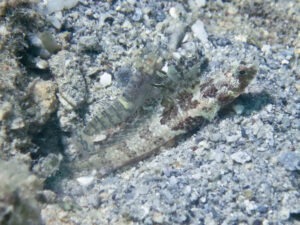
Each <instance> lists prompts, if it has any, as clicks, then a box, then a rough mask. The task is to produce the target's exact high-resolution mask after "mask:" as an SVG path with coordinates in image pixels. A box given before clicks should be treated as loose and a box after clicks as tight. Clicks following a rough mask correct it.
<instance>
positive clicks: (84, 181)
mask: <svg viewBox="0 0 300 225" xmlns="http://www.w3.org/2000/svg"><path fill="white" fill-rule="evenodd" d="M94 179H95V177H94V176H84V177H78V178H77V179H76V180H77V182H78V183H79V184H80V185H81V186H83V187H87V186H89V185H91V184H92V183H93V181H94Z"/></svg>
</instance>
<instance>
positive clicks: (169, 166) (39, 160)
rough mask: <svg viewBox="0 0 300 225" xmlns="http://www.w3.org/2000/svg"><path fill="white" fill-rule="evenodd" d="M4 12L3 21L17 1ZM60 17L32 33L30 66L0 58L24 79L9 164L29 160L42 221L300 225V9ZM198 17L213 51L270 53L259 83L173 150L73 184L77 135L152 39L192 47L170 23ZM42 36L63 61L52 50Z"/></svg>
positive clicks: (123, 5) (96, 8)
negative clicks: (238, 48) (40, 186)
mask: <svg viewBox="0 0 300 225" xmlns="http://www.w3.org/2000/svg"><path fill="white" fill-rule="evenodd" d="M29 2H33V1H29ZM73 3H74V6H73ZM6 4H7V5H3V6H2V5H1V3H0V14H1V16H2V15H5V12H6V10H4V9H6V7H11V6H14V5H15V4H16V3H15V2H14V1H8V3H6ZM76 4H77V5H76ZM16 5H18V4H16ZM75 5H76V6H75ZM18 7H21V6H18ZM46 7H47V6H46ZM49 7H52V6H50V5H49ZM63 7H65V8H67V9H66V10H62V9H56V8H55V9H54V8H53V9H50V8H49V9H48V10H49V11H48V12H47V11H43V13H48V14H47V15H46V17H47V20H48V22H49V23H47V26H46V25H45V26H44V27H43V26H38V27H34V26H33V25H32V29H28V31H26V32H27V34H28V39H29V42H28V43H29V46H31V47H30V51H28V52H26V54H27V55H26V59H27V58H28V61H29V62H22V63H23V66H24V68H26V69H20V68H19V65H20V61H18V60H19V59H18V57H15V58H13V59H12V60H11V61H8V58H5V57H4V56H5V55H4V54H2V56H1V57H0V58H1V63H0V66H1V71H5V70H4V69H5V68H6V67H5V65H6V64H7V65H11V68H13V69H15V70H17V71H18V73H16V74H14V73H11V72H10V73H7V75H6V76H1V77H0V82H1V83H0V91H1V96H0V97H1V99H0V121H1V124H0V128H1V129H0V146H1V155H0V156H1V158H2V157H3V156H5V157H4V158H13V157H18V158H22V157H21V156H22V155H23V154H24V153H26V154H27V158H26V159H23V161H27V164H30V165H31V168H32V169H31V172H33V173H35V174H36V176H38V177H39V179H40V180H41V182H42V183H43V182H44V184H45V185H44V186H45V187H44V190H43V191H40V192H39V195H38V196H40V200H39V201H40V204H41V217H42V219H43V221H44V224H47V225H48V224H49V225H50V224H87V225H90V224H149V225H150V224H224V225H225V224H255V225H259V224H300V220H299V217H300V201H299V199H300V191H299V187H300V180H299V179H300V176H299V171H300V116H299V112H300V104H299V103H300V82H299V79H300V76H299V71H300V66H299V55H300V40H299V34H298V31H297V27H298V30H299V26H298V24H300V18H299V7H300V5H299V2H297V1H292V0H288V1H284V0H279V1H271V0H266V1H262V0H255V1H250V0H242V1H238V0H233V1H197V0H189V1H171V0H168V1H162V0H158V1H155V0H148V1H143V0H142V1H136V0H128V1H121V0H118V1H110V0H107V1H92V0H84V1H70V6H69V5H66V6H64V5H63V4H62V5H61V8H63ZM52 11H56V12H53V13H51V12H52ZM190 11H197V12H198V13H199V14H198V16H197V18H194V19H195V20H194V23H193V24H198V25H199V26H196V25H195V26H194V27H193V26H192V27H189V29H190V30H191V31H192V32H194V34H195V35H196V36H198V37H199V39H200V40H204V42H208V43H212V44H213V45H214V46H216V49H222V48H228V49H229V48H232V46H233V43H235V42H236V41H246V42H247V43H248V44H250V45H255V46H256V47H257V48H259V49H260V50H261V51H260V53H259V54H260V61H259V71H258V74H257V77H256V79H255V80H254V81H253V82H252V83H251V84H250V86H249V87H247V89H246V91H245V93H244V94H242V95H241V96H240V97H239V98H238V99H236V100H235V101H234V102H232V103H231V104H230V105H229V106H227V107H226V108H224V109H223V110H222V111H221V112H219V115H218V117H217V118H215V119H214V120H213V121H212V122H211V123H209V124H207V125H206V126H204V127H203V128H201V130H199V131H197V132H195V133H193V134H191V135H190V137H188V138H186V139H184V140H182V141H181V142H180V143H179V144H178V145H177V146H176V147H173V148H168V147H165V148H164V150H162V151H161V153H159V154H157V155H154V156H152V157H150V158H148V159H146V160H144V161H140V162H138V163H136V164H133V165H131V166H129V167H126V168H123V169H121V170H119V171H117V172H115V173H112V174H110V175H108V176H106V177H104V178H101V179H100V178H98V177H97V176H96V175H95V174H96V173H91V174H88V175H86V176H81V177H72V176H70V171H68V170H67V168H66V166H67V165H68V163H71V162H72V160H74V158H75V157H74V156H75V155H76V146H74V145H76V142H74V139H73V137H72V131H74V130H76V129H80V127H81V124H82V123H83V121H88V120H89V119H90V118H92V117H93V115H95V114H97V112H98V111H99V109H101V108H103V107H105V106H106V105H107V103H108V102H111V101H113V100H114V99H115V98H117V97H118V96H119V95H120V93H122V91H123V90H124V87H125V86H126V85H127V83H128V80H129V79H130V76H131V75H132V74H134V71H132V69H131V66H132V65H133V64H134V63H135V61H136V55H138V54H137V52H139V51H140V49H141V48H143V46H145V45H146V43H148V42H149V43H150V42H152V43H161V42H162V43H165V44H166V45H168V46H169V47H170V48H176V46H177V45H178V43H179V42H180V41H181V40H184V38H185V37H184V36H183V35H182V34H183V33H184V32H185V30H184V29H183V27H184V26H183V24H180V23H175V24H172V21H173V22H174V21H175V20H176V18H181V17H182V16H183V15H184V13H185V12H190ZM170 17H171V18H172V19H173V20H169V19H168V18H170ZM166 21H168V23H169V24H164V22H166ZM170 21H171V22H170ZM39 22H40V21H39ZM170 23H171V25H170ZM5 26H6V25H5V24H4V23H2V22H1V24H0V28H1V29H0V32H1V34H3V39H2V40H0V49H1V51H2V45H3V43H6V42H5V41H6V40H7V39H8V37H9V32H10V29H7V28H5ZM164 26H170V27H172V28H173V29H170V30H167V31H166V33H168V32H169V33H168V34H170V35H172V32H173V33H176V32H174V31H178V32H177V33H176V34H174V35H173V36H172V38H171V40H172V41H171V43H166V42H165V41H166V39H165V36H164V34H163V33H162V30H163V27H164ZM41 27H43V28H41ZM44 29H45V30H44ZM189 29H188V30H189ZM24 32H25V31H24ZM26 32H25V33H26ZM39 32H41V33H42V32H45V33H43V34H45V35H46V36H45V37H44V38H43V40H44V42H45V40H50V39H51V43H52V46H54V47H55V51H47V46H46V45H47V44H46V43H42V42H41V40H40V38H41V36H39ZM17 34H19V33H18V32H17ZM14 35H15V34H14ZM18 37H19V36H18ZM17 40H19V39H17ZM28 43H27V44H28ZM48 44H49V43H48ZM12 46H13V45H12ZM249 48H250V47H249ZM50 50H51V49H50ZM57 51H58V52H57ZM206 54H207V55H209V54H212V56H213V57H215V59H216V60H212V63H211V64H210V65H209V66H210V67H211V68H218V67H220V65H218V63H220V62H223V61H226V60H228V61H230V60H234V59H235V60H236V58H234V57H236V56H234V55H232V54H231V55H230V54H229V55H224V52H222V51H220V52H213V51H212V52H206ZM10 56H11V55H10ZM217 59H224V60H219V61H218V60H217ZM8 62H10V63H11V64H9V63H8ZM12 62H14V63H12ZM24 75H26V76H24ZM15 80H17V81H18V82H19V83H16V82H15ZM22 82H23V83H22ZM2 84H4V86H3V87H5V88H2ZM46 88H48V89H49V92H45V90H46ZM24 93H27V95H28V97H27V98H20V96H25V94H24ZM28 93H29V94H28ZM56 96H57V97H56ZM23 99H25V100H26V101H25V100H24V101H25V102H24V104H23V102H22V101H23ZM27 99H28V100H27ZM25 103H26V104H29V106H30V107H27V108H26V107H24V105H26V104H25ZM145 108H146V107H145ZM36 126H37V127H38V130H37V129H34V128H35V127H36ZM54 133H55V136H56V138H57V139H55V141H53V140H52V139H51V138H50V139H49V137H52V135H53V134H54ZM53 143H56V144H53ZM2 146H3V147H2ZM16 146H22V148H18V147H16ZM28 146H30V148H29V147H28ZM24 149H26V151H24ZM36 149H38V150H36ZM28 155H30V157H29V156H28ZM24 158H25V157H24ZM1 163H2V162H1ZM2 164H3V163H2ZM3 165H5V166H7V165H6V164H5V163H4V164H3ZM10 167H11V166H10ZM71 172H72V171H71ZM28 173H29V172H28ZM26 174H27V172H26ZM0 175H1V174H0ZM28 176H29V175H28ZM22 179H24V178H22ZM22 179H21V178H20V180H22ZM7 180H8V183H9V179H7ZM19 186H22V184H20V185H19ZM14 188H15V187H14ZM17 188H19V187H17ZM21 190H22V191H23V189H21ZM9 193H10V192H9ZM20 193H22V192H20ZM25 193H26V195H27V192H26V191H25ZM32 193H34V192H32ZM32 193H31V194H30V198H32ZM0 194H1V195H2V194H3V193H0ZM20 199H21V200H22V201H23V200H24V198H23V196H22V194H20ZM41 199H42V200H41ZM32 201H33V200H32ZM33 202H34V209H35V214H34V217H35V218H37V220H38V221H39V219H40V217H39V211H40V210H39V209H38V207H37V206H36V205H35V204H36V203H35V201H33ZM0 203H1V204H2V202H0ZM24 204H25V203H24ZM26 204H27V203H26Z"/></svg>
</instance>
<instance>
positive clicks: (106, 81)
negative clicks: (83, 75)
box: [100, 72, 112, 87]
mask: <svg viewBox="0 0 300 225" xmlns="http://www.w3.org/2000/svg"><path fill="white" fill-rule="evenodd" d="M111 82H112V76H111V74H109V73H106V72H105V73H103V74H102V75H101V77H100V84H101V86H102V87H108V86H110V85H111Z"/></svg>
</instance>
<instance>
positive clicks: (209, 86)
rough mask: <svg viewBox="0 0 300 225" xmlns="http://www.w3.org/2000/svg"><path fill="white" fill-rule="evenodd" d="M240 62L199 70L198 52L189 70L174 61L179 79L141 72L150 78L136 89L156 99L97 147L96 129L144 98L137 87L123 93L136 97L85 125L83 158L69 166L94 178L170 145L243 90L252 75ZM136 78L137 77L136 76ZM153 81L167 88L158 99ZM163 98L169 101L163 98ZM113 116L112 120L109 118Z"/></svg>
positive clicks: (252, 67) (247, 65)
mask: <svg viewBox="0 0 300 225" xmlns="http://www.w3.org/2000/svg"><path fill="white" fill-rule="evenodd" d="M241 51H242V50H241ZM245 55H247V52H246V53H245ZM240 60H241V61H240V63H239V65H236V64H232V65H228V66H227V67H222V68H220V69H218V70H217V71H213V72H210V71H209V70H207V71H205V70H204V68H205V66H204V65H207V59H205V58H204V57H203V54H201V53H199V54H198V55H197V57H196V60H195V61H194V62H198V63H194V66H192V67H190V68H189V67H188V66H185V63H186V61H184V60H183V61H184V63H180V62H176V64H175V65H176V66H177V68H178V69H176V70H177V71H180V72H181V73H180V76H181V77H182V80H180V81H178V79H177V78H176V79H174V80H172V79H170V77H171V75H170V74H167V75H166V74H165V77H164V79H162V80H160V79H159V78H161V77H160V75H157V74H160V72H161V71H160V68H158V69H156V70H155V71H153V74H152V75H151V76H149V74H147V76H148V77H151V79H150V78H149V79H144V78H141V79H142V81H141V83H142V84H141V86H140V87H142V90H145V89H146V87H147V88H149V89H148V90H147V91H149V93H150V94H149V96H150V97H149V96H148V95H147V96H148V97H149V98H151V97H154V96H155V97H157V96H159V95H162V97H161V98H160V99H159V103H158V104H156V105H154V106H153V110H152V112H151V113H150V114H149V113H148V114H147V115H146V116H142V117H141V118H131V119H130V121H127V122H126V123H125V124H126V125H127V127H126V126H125V128H124V129H123V130H122V132H116V134H115V135H113V136H112V137H111V138H109V137H108V138H104V139H103V140H100V141H99V143H97V141H95V134H96V136H97V134H99V133H100V132H101V131H102V130H105V131H107V128H108V127H112V126H113V125H115V124H117V123H121V122H123V121H124V119H128V117H129V116H130V114H132V113H133V111H136V110H138V108H139V107H141V106H142V105H143V104H144V102H145V100H146V99H147V97H145V95H146V94H147V93H148V92H147V91H146V92H144V94H142V92H141V90H138V89H136V90H128V91H132V93H139V94H140V95H142V97H140V98H139V99H138V100H135V99H134V98H133V97H136V96H133V95H131V94H132V93H131V94H130V95H128V96H126V95H125V94H124V95H123V96H122V97H121V98H120V99H118V100H117V101H116V102H115V103H113V104H112V105H111V106H110V107H108V109H107V110H104V112H102V113H101V114H99V115H98V116H97V118H94V119H93V120H92V122H91V123H90V124H88V126H87V127H86V128H85V129H84V130H83V132H82V133H81V134H80V135H79V144H81V147H82V150H83V155H85V156H86V157H83V159H78V161H77V162H76V163H74V164H72V166H73V168H74V169H75V171H76V170H77V171H81V170H84V169H93V170H94V169H97V170H98V172H99V176H103V175H107V174H109V173H110V172H112V171H114V170H116V169H119V168H120V167H123V166H126V165H128V164H131V163H135V162H137V161H139V160H141V159H144V158H146V157H148V156H150V155H152V154H154V153H156V152H158V151H160V149H161V148H162V147H164V146H166V145H172V143H176V142H177V141H178V140H180V138H181V137H182V135H184V134H186V133H187V132H189V131H191V130H193V129H196V128H199V127H201V126H202V125H204V124H206V123H207V122H209V121H211V120H212V119H213V118H214V117H215V116H216V114H217V112H218V111H219V110H220V108H222V107H223V106H225V105H227V104H228V103H230V102H232V101H233V100H234V99H235V98H236V97H238V96H239V95H240V94H241V93H242V92H243V91H244V89H245V88H246V87H247V86H248V84H249V83H250V82H251V80H252V79H253V78H254V76H255V74H256V72H257V66H256V64H255V62H253V60H254V59H253V58H252V59H251V58H247V56H245V57H244V58H241V59H240ZM243 60H244V61H243ZM251 60H252V61H251ZM168 63H169V65H172V63H170V62H168ZM169 68H172V67H169ZM224 68H225V69H224ZM172 69H173V68H172ZM172 69H171V71H172ZM140 71H142V70H140ZM168 72H169V71H168ZM170 73H172V72H170ZM178 73H179V72H178ZM138 74H140V75H141V76H142V73H138ZM200 74H201V76H200ZM157 81H162V83H161V84H162V86H165V85H169V86H166V87H165V88H158V89H157V90H159V91H158V94H159V95H157V93H156V94H154V93H151V91H153V90H154V89H155V88H154V86H153V82H157ZM133 83H134V82H133ZM128 87H130V85H128ZM130 88H132V87H130ZM165 97H168V98H169V99H170V101H168V100H165ZM112 112H115V115H112V114H113V113H112ZM122 113H123V114H122ZM121 114H122V115H121ZM113 116H115V117H116V118H117V119H113ZM96 120H97V121H96ZM105 120H107V121H105ZM120 121H121V122H120ZM105 123H106V124H105ZM100 124H101V125H100Z"/></svg>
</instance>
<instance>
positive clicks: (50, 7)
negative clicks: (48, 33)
mask: <svg viewBox="0 0 300 225" xmlns="http://www.w3.org/2000/svg"><path fill="white" fill-rule="evenodd" d="M77 3H78V0H47V1H46V8H47V12H48V13H49V14H50V13H53V12H57V11H61V10H63V9H71V8H73V7H74V6H76V5H77Z"/></svg>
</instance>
